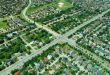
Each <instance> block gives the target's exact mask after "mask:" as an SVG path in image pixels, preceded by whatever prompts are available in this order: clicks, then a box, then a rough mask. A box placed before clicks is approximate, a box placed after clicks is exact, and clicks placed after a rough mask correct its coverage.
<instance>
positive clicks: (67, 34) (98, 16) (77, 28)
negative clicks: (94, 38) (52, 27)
mask: <svg viewBox="0 0 110 75" xmlns="http://www.w3.org/2000/svg"><path fill="white" fill-rule="evenodd" d="M109 11H110V9H108V10H106V11H104V12H102V13H101V14H99V15H97V16H95V17H94V18H92V19H90V20H89V21H86V22H84V23H83V24H81V25H79V26H77V27H75V28H74V29H71V30H69V31H68V32H66V33H65V34H63V36H65V37H68V36H70V35H71V34H73V33H75V32H76V31H77V30H79V29H80V28H82V27H84V26H86V25H88V24H89V23H91V22H93V21H95V20H97V19H99V18H100V17H102V16H104V15H105V14H106V13H108V12H109Z"/></svg>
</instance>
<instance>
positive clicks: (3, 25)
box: [0, 21, 8, 29]
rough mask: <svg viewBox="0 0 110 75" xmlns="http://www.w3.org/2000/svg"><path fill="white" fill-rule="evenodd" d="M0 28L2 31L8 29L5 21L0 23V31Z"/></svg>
mask: <svg viewBox="0 0 110 75" xmlns="http://www.w3.org/2000/svg"><path fill="white" fill-rule="evenodd" d="M1 28H3V29H6V28H8V25H7V22H6V21H0V29H1Z"/></svg>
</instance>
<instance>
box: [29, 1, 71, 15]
mask: <svg viewBox="0 0 110 75" xmlns="http://www.w3.org/2000/svg"><path fill="white" fill-rule="evenodd" d="M60 2H62V3H64V5H63V7H59V5H58V3H60ZM47 6H52V7H55V8H56V9H59V10H61V11H62V10H66V9H68V8H71V7H73V5H72V4H71V3H70V2H69V1H68V0H56V1H55V2H52V3H49V4H46V5H43V6H39V7H30V8H29V9H28V11H27V14H31V13H32V12H33V11H36V10H39V9H43V8H45V7H47Z"/></svg>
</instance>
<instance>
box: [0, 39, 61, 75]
mask: <svg viewBox="0 0 110 75" xmlns="http://www.w3.org/2000/svg"><path fill="white" fill-rule="evenodd" d="M59 40H60V39H59ZM59 40H58V39H55V40H53V41H52V42H50V43H49V44H47V45H45V46H43V47H42V48H40V49H38V50H37V51H36V52H35V53H33V54H31V55H29V56H26V57H25V58H23V59H22V60H20V61H17V62H16V63H15V64H13V65H11V66H9V67H7V68H6V69H4V70H2V71H0V75H7V74H8V73H10V72H11V71H12V70H14V69H17V68H19V67H20V66H22V65H23V64H24V62H26V61H28V60H30V59H32V58H33V57H35V56H37V55H39V54H41V53H42V52H43V51H46V50H47V49H48V48H50V47H52V46H53V45H55V44H57V43H58V41H59Z"/></svg>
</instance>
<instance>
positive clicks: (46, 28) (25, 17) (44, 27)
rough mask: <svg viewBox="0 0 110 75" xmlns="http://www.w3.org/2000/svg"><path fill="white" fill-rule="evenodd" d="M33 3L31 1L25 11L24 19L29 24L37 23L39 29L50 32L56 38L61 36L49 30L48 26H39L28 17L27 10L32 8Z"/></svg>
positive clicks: (23, 13)
mask: <svg viewBox="0 0 110 75" xmlns="http://www.w3.org/2000/svg"><path fill="white" fill-rule="evenodd" d="M31 3H32V2H31V0H29V4H28V6H27V7H26V8H25V9H24V10H23V12H22V17H23V18H24V19H25V20H26V21H28V22H29V23H35V25H36V26H37V27H38V28H42V29H44V30H46V31H48V32H49V33H51V34H53V35H54V36H56V37H57V36H59V34H58V33H56V32H54V31H53V30H51V29H49V28H48V27H46V26H43V25H42V24H39V23H37V22H35V21H34V20H32V19H30V18H29V17H28V16H27V15H26V12H27V10H28V9H29V7H30V6H31Z"/></svg>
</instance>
